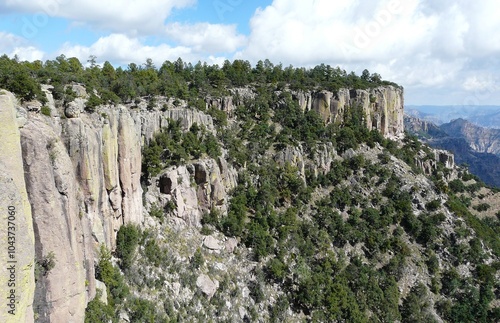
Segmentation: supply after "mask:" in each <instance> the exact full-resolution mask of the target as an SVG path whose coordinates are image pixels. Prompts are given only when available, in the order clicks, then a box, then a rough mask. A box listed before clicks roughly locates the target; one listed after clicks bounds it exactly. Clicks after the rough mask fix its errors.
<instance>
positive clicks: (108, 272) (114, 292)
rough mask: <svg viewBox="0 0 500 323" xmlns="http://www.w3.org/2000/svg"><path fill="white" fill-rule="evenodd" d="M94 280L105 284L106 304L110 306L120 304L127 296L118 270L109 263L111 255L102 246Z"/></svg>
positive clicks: (125, 285)
mask: <svg viewBox="0 0 500 323" xmlns="http://www.w3.org/2000/svg"><path fill="white" fill-rule="evenodd" d="M96 278H97V279H99V280H100V281H102V282H103V283H104V284H106V287H107V289H108V290H107V292H108V304H110V305H111V306H114V305H115V304H120V303H121V302H122V301H123V299H124V298H125V297H126V296H127V295H128V294H129V288H128V286H127V284H125V282H124V280H123V276H122V275H121V273H120V270H119V269H118V268H116V267H114V266H113V264H112V263H111V253H110V252H109V250H108V249H107V248H106V247H105V246H104V245H101V249H100V251H99V262H98V265H97V268H96Z"/></svg>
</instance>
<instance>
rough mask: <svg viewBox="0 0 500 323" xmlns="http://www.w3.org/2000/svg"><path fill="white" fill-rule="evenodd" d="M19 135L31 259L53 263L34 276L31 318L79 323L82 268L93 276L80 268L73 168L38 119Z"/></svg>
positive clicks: (82, 243)
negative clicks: (30, 222)
mask: <svg viewBox="0 0 500 323" xmlns="http://www.w3.org/2000/svg"><path fill="white" fill-rule="evenodd" d="M21 136H22V141H21V142H22V149H23V159H24V168H25V171H26V174H27V176H26V186H27V190H28V196H29V200H30V203H31V210H32V214H33V223H34V227H35V241H36V248H35V252H36V258H37V259H38V261H39V262H42V261H43V260H44V259H47V258H51V257H52V256H53V260H54V267H53V268H50V270H48V271H47V272H45V273H40V274H39V277H37V279H38V282H37V285H36V291H35V302H34V308H35V311H36V314H35V315H36V316H37V318H38V319H37V321H38V322H82V321H83V319H84V316H85V307H84V306H83V304H85V303H86V300H87V293H86V287H85V280H86V279H88V278H89V277H87V270H89V271H90V272H92V274H93V268H87V269H86V268H85V266H86V262H85V260H86V258H85V234H84V229H83V224H84V222H83V221H81V219H80V216H79V211H80V209H79V201H78V194H77V185H78V182H77V180H76V178H75V174H74V172H73V165H72V163H71V160H70V158H69V156H68V155H67V154H66V149H65V147H64V145H63V143H62V142H61V141H60V140H59V138H58V136H57V135H56V134H55V133H54V132H53V130H52V129H51V128H50V127H49V126H48V125H46V124H44V123H43V122H42V121H40V120H36V119H32V120H30V121H29V122H28V123H27V124H26V125H25V126H24V127H23V129H22V131H21ZM51 255H52V256H51ZM89 256H90V257H93V255H92V254H87V257H89ZM92 278H93V277H92Z"/></svg>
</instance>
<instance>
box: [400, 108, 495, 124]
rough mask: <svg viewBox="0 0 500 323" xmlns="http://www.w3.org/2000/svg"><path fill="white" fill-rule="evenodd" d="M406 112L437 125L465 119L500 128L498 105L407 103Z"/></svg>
mask: <svg viewBox="0 0 500 323" xmlns="http://www.w3.org/2000/svg"><path fill="white" fill-rule="evenodd" d="M405 112H406V114H408V115H410V116H413V117H416V118H419V119H422V120H425V121H430V122H433V123H435V124H437V125H441V124H443V123H448V122H451V121H452V120H455V119H465V120H467V121H470V122H472V123H474V124H476V125H478V126H481V127H485V128H496V129H500V106H495V105H487V106H451V105H450V106H433V105H407V106H405Z"/></svg>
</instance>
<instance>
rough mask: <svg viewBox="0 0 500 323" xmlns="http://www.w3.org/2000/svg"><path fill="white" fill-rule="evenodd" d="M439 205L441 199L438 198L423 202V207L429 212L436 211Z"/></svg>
mask: <svg viewBox="0 0 500 323" xmlns="http://www.w3.org/2000/svg"><path fill="white" fill-rule="evenodd" d="M440 206H441V200H439V199H436V200H433V201H430V202H429V203H426V204H425V208H426V209H427V211H430V212H432V211H436V210H437V209H439V207H440Z"/></svg>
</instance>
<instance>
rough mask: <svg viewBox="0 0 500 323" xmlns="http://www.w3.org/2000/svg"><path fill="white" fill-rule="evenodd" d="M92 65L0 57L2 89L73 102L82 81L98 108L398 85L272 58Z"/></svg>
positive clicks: (25, 96) (90, 104)
mask: <svg viewBox="0 0 500 323" xmlns="http://www.w3.org/2000/svg"><path fill="white" fill-rule="evenodd" d="M87 63H88V67H84V66H83V65H82V63H81V62H80V61H79V60H78V59H77V58H74V57H71V58H66V57H65V56H64V55H61V56H58V57H57V58H56V59H55V60H47V61H45V62H42V61H34V62H20V61H19V60H18V59H17V58H12V59H11V58H9V57H8V56H6V55H3V56H1V57H0V88H5V89H7V90H9V91H12V92H13V93H15V94H16V95H18V96H19V97H20V98H21V99H22V100H32V99H35V98H36V99H38V100H41V101H42V102H45V101H46V98H45V96H44V95H43V93H42V91H41V88H40V84H50V85H52V86H54V89H53V94H54V98H55V99H57V100H65V101H66V102H69V101H71V100H72V98H74V93H72V91H71V90H70V89H68V88H65V85H67V84H70V83H72V82H76V83H81V84H85V86H86V87H87V92H88V93H90V94H91V97H90V98H89V101H88V102H87V105H88V108H89V110H92V109H93V108H95V106H97V105H99V104H103V103H109V102H112V103H117V102H130V101H132V100H134V99H135V98H137V97H149V98H153V97H154V96H157V95H161V96H167V97H176V98H178V99H184V100H188V99H190V100H192V101H193V102H194V101H196V99H198V98H200V97H204V96H207V95H221V94H224V93H227V89H228V88H230V87H241V86H246V85H250V84H254V85H255V84H257V85H261V84H274V85H275V86H277V87H278V88H282V87H284V86H285V85H288V86H290V87H291V88H292V89H311V88H316V87H318V88H321V89H329V90H332V91H336V90H338V89H339V88H341V87H346V88H369V87H376V86H379V85H388V84H392V85H395V86H396V84H394V83H391V82H387V81H383V80H382V79H381V76H380V75H378V74H376V73H374V74H370V72H368V71H367V70H365V71H364V72H363V74H362V75H361V76H358V75H356V74H355V73H353V72H352V73H349V74H348V73H347V72H346V71H345V70H342V69H340V68H338V67H337V68H333V67H331V66H329V65H324V64H321V65H318V66H316V67H314V68H312V69H306V68H298V67H293V66H288V67H283V66H282V65H281V64H278V65H274V64H272V63H271V62H270V61H269V60H265V61H264V62H262V61H259V62H258V63H257V64H256V66H254V67H252V66H251V64H250V62H248V61H243V60H235V61H233V62H232V63H231V62H229V61H225V62H224V64H223V65H222V66H219V65H208V64H206V63H201V62H198V63H197V64H195V65H193V64H191V63H186V62H184V61H183V60H182V59H181V58H179V59H177V60H176V61H175V62H170V61H165V62H164V63H163V64H162V65H161V66H160V67H159V68H157V67H156V66H155V65H154V63H153V62H152V60H151V59H147V60H146V62H145V63H144V64H142V65H137V64H135V63H131V64H129V65H128V66H127V67H126V68H122V67H118V68H115V67H113V65H111V63H109V62H104V64H103V65H102V66H99V65H98V64H97V63H96V57H94V56H91V57H90V58H89V60H88V61H87ZM94 90H95V92H94Z"/></svg>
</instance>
